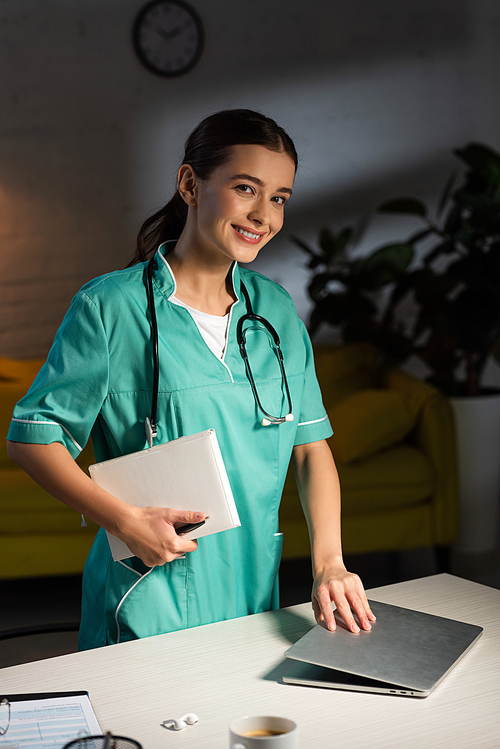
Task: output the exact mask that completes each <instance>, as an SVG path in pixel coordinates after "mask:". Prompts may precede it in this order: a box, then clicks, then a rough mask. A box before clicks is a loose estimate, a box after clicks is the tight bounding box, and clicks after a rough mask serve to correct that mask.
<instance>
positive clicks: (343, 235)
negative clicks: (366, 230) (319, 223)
mask: <svg viewBox="0 0 500 749" xmlns="http://www.w3.org/2000/svg"><path fill="white" fill-rule="evenodd" d="M352 235H353V229H352V227H351V226H346V227H345V228H344V229H342V230H341V231H340V232H339V233H338V234H334V233H333V232H332V230H331V229H328V228H324V229H321V231H320V234H319V246H320V247H321V249H322V250H323V252H324V254H325V258H326V263H327V265H329V264H330V263H331V262H332V260H334V259H335V258H336V257H337V256H338V255H340V253H341V252H343V251H344V250H345V248H346V246H347V244H348V243H349V242H350V240H351V237H352Z"/></svg>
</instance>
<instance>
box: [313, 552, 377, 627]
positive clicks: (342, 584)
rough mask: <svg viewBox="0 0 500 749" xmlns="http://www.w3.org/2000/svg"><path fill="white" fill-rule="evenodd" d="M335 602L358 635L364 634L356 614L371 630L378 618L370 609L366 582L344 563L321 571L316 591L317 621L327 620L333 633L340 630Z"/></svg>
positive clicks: (315, 610) (316, 581)
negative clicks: (334, 608) (333, 607)
mask: <svg viewBox="0 0 500 749" xmlns="http://www.w3.org/2000/svg"><path fill="white" fill-rule="evenodd" d="M332 601H333V603H334V604H335V605H336V607H337V611H338V612H339V614H340V616H341V617H342V619H343V620H344V622H345V623H346V625H347V627H348V628H349V630H350V631H351V632H353V633H355V634H357V633H358V632H359V631H360V629H359V626H358V624H357V623H356V620H355V619H354V614H355V615H356V617H357V619H358V622H359V624H360V625H361V627H362V628H363V629H366V630H369V629H371V624H370V622H374V621H375V618H376V617H375V615H374V614H373V613H372V611H371V609H370V605H369V603H368V600H367V598H366V593H365V590H364V588H363V583H362V582H361V580H360V579H359V577H358V575H355V574H353V573H352V572H348V571H347V570H346V568H345V566H344V564H343V563H340V562H339V563H337V564H334V565H332V566H330V567H329V568H328V569H324V570H322V571H321V572H319V573H318V574H317V575H316V577H315V578H314V583H313V589H312V606H313V611H314V616H315V617H316V621H317V622H322V621H324V622H325V624H326V626H327V627H328V629H329V630H330V631H331V632H333V631H334V630H335V629H336V623H335V616H334V614H333V609H332Z"/></svg>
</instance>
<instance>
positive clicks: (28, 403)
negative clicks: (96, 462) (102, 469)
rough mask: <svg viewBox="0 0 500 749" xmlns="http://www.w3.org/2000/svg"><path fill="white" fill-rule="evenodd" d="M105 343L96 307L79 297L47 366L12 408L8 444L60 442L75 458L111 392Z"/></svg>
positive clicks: (45, 365) (85, 297) (82, 293)
mask: <svg viewBox="0 0 500 749" xmlns="http://www.w3.org/2000/svg"><path fill="white" fill-rule="evenodd" d="M108 375H109V355H108V345H107V340H106V336H105V332H104V328H103V324H102V320H101V316H100V314H99V310H98V309H97V307H96V305H95V303H94V302H93V301H92V300H91V299H90V298H89V297H88V296H87V295H86V294H85V293H84V292H79V293H78V294H77V295H76V296H75V297H74V299H73V301H72V303H71V306H70V308H69V310H68V312H67V314H66V316H65V318H64V320H63V322H62V324H61V327H60V328H59V330H58V331H57V333H56V336H55V338H54V343H53V345H52V348H51V349H50V352H49V355H48V357H47V361H46V362H45V364H44V365H43V367H42V368H41V370H40V372H39V373H38V375H37V377H36V379H35V381H34V382H33V385H32V386H31V388H30V389H29V390H28V392H27V394H26V395H25V396H24V398H22V399H21V400H20V401H19V402H18V403H17V405H16V406H15V408H14V415H13V418H12V422H11V425H10V429H9V433H8V435H7V439H9V440H11V441H13V442H27V443H35V444H41V445H48V444H51V443H52V442H61V443H62V444H63V445H64V446H65V447H66V448H67V449H68V450H69V452H70V454H71V455H72V456H73V458H76V457H77V456H78V455H79V453H80V452H81V450H82V449H83V448H84V447H85V445H86V443H87V441H88V439H89V436H90V431H91V429H92V427H93V425H94V423H95V421H96V419H97V417H98V414H99V412H100V410H101V407H102V404H103V402H104V400H105V398H106V395H107V390H108V379H109V378H108Z"/></svg>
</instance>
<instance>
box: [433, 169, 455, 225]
mask: <svg viewBox="0 0 500 749" xmlns="http://www.w3.org/2000/svg"><path fill="white" fill-rule="evenodd" d="M456 178H457V173H456V172H452V173H451V174H450V176H449V177H448V181H447V182H446V184H445V186H444V190H443V193H442V195H441V200H440V201H439V206H438V210H437V215H438V216H441V214H442V212H443V210H444V207H445V205H446V203H447V202H448V200H449V199H450V195H451V192H452V190H453V187H454V186H455V181H456Z"/></svg>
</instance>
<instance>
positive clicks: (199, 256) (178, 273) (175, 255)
mask: <svg viewBox="0 0 500 749" xmlns="http://www.w3.org/2000/svg"><path fill="white" fill-rule="evenodd" d="M166 260H167V261H168V263H169V265H170V267H171V268H172V271H173V273H174V276H175V282H176V287H177V288H176V292H175V295H176V297H177V298H178V299H180V300H181V302H184V303H185V304H187V305H189V306H190V307H193V308H194V309H198V310H200V311H201V312H208V313H209V314H210V315H221V316H222V315H226V314H227V313H228V312H229V310H230V308H231V305H232V304H233V303H234V302H235V301H236V295H235V293H234V290H233V284H232V278H231V273H230V270H231V266H232V262H231V260H230V259H229V258H221V261H220V262H218V263H217V262H214V260H213V258H207V257H206V255H204V253H203V252H201V251H199V250H198V249H197V248H196V247H194V246H193V244H192V243H190V242H189V241H188V240H187V238H186V237H185V236H184V232H183V233H182V235H181V237H180V239H179V240H178V242H177V244H176V246H175V249H174V250H173V252H171V253H170V254H169V255H168V256H167V257H166Z"/></svg>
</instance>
